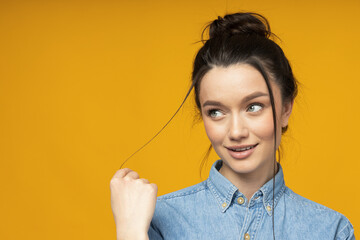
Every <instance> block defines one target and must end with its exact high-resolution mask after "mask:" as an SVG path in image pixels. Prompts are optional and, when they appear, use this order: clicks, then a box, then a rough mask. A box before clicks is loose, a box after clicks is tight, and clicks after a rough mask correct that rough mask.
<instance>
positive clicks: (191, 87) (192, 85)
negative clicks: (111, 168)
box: [120, 81, 195, 169]
mask: <svg viewBox="0 0 360 240" xmlns="http://www.w3.org/2000/svg"><path fill="white" fill-rule="evenodd" d="M194 85H195V81H193V82H192V84H191V86H190V89H189V91H188V92H187V94H186V96H185V98H184V100H183V102H182V103H181V105H180V106H179V107H178V109H177V110H176V112H175V113H174V114H173V115H172V117H171V118H170V119H169V120H168V122H167V123H166V124H165V125H164V126H163V127H162V128H161V129H160V131H158V132H157V133H156V134H155V135H154V136H153V137H152V138H151V139H150V140H149V141H147V142H146V143H145V144H144V145H143V146H142V147H140V148H139V149H138V150H136V151H135V152H134V153H133V154H131V155H130V156H129V157H128V158H127V159H126V160H125V161H124V162H123V163H122V164H121V166H120V169H121V168H122V166H123V165H124V164H125V163H126V162H127V161H128V160H129V159H130V158H131V157H132V156H134V155H135V154H136V153H137V152H139V151H140V150H141V149H143V148H144V147H145V146H146V145H147V144H149V143H150V142H151V141H152V140H153V139H154V138H155V137H156V136H157V135H159V133H160V132H161V131H162V130H163V129H164V128H165V127H166V126H167V125H168V124H169V123H170V121H171V120H172V119H173V118H174V117H175V115H176V114H177V113H178V112H179V110H180V108H181V107H182V106H183V105H184V103H185V101H186V99H187V98H188V96H189V94H190V92H191V90H192V89H193V87H194Z"/></svg>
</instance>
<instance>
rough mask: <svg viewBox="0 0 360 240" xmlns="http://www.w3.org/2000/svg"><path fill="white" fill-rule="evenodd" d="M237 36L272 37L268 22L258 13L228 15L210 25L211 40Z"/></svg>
mask: <svg viewBox="0 0 360 240" xmlns="http://www.w3.org/2000/svg"><path fill="white" fill-rule="evenodd" d="M236 34H242V35H251V34H257V35H260V36H262V37H266V38H269V36H271V35H272V33H271V31H270V25H269V23H268V21H267V20H266V18H265V17H263V16H262V15H260V14H258V13H251V12H243V13H234V14H227V15H225V16H224V17H223V18H222V17H220V16H219V17H218V19H216V20H214V21H213V22H212V23H211V24H210V29H209V36H210V38H214V37H217V36H224V35H236Z"/></svg>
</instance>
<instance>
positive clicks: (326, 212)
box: [148, 159, 355, 240]
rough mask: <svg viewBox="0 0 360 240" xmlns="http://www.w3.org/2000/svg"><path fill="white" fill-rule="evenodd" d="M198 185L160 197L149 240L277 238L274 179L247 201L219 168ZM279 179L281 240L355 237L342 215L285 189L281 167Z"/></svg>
mask: <svg viewBox="0 0 360 240" xmlns="http://www.w3.org/2000/svg"><path fill="white" fill-rule="evenodd" d="M221 166H222V160H221V159H219V160H217V161H216V162H215V163H214V164H213V165H212V167H211V170H210V174H209V177H208V178H207V179H206V180H205V181H203V182H200V183H198V184H196V185H193V186H190V187H187V188H184V189H181V190H178V191H175V192H172V193H168V194H165V195H162V196H159V197H157V202H156V207H155V213H154V216H153V218H152V221H151V223H150V228H149V232H148V235H149V239H150V240H158V239H175V240H178V239H186V240H202V239H204V240H212V239H214V240H215V239H219V240H232V239H234V240H235V239H236V240H241V239H244V240H254V239H258V240H267V239H269V240H270V239H271V240H272V239H273V225H272V214H273V209H272V203H273V196H272V189H273V182H272V181H273V180H272V179H271V180H269V181H268V182H267V183H265V184H264V185H263V186H262V187H261V188H260V189H259V190H258V191H257V192H256V193H255V194H254V195H253V196H252V198H251V199H250V201H249V200H248V199H246V197H245V195H244V194H243V193H241V192H240V191H239V190H238V189H237V188H236V187H235V185H233V184H232V183H231V182H230V181H229V180H228V179H227V178H225V177H224V176H223V175H222V174H221V173H220V172H219V169H220V168H221ZM278 166H279V171H278V173H277V174H276V175H275V191H274V203H275V205H274V206H275V215H274V228H275V238H276V239H277V240H292V239H294V240H301V239H304V240H305V239H306V240H309V239H314V240H329V239H336V240H343V239H351V240H353V239H355V236H354V228H353V226H352V224H351V223H350V222H349V220H348V219H347V218H346V217H345V216H344V215H342V214H341V213H339V212H336V211H334V210H332V209H330V208H327V207H325V206H323V205H321V204H319V203H316V202H313V201H311V200H308V199H306V198H304V197H302V196H300V195H298V194H296V193H295V192H293V191H292V190H291V189H289V188H288V187H287V186H285V182H284V175H283V170H282V167H281V165H280V164H279V163H278Z"/></svg>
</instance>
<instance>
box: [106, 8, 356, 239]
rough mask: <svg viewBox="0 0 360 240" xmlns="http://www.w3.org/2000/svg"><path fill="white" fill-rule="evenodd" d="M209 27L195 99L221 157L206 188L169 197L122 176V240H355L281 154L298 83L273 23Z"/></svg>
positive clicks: (231, 18) (133, 176) (115, 187)
mask: <svg viewBox="0 0 360 240" xmlns="http://www.w3.org/2000/svg"><path fill="white" fill-rule="evenodd" d="M209 27H210V28H209V35H210V38H209V39H208V40H207V41H206V42H205V44H204V46H203V47H202V48H201V49H200V50H199V51H198V53H197V56H196V58H195V61H194V68H193V74H192V86H191V88H190V90H189V92H188V94H189V93H190V91H191V89H192V88H193V87H194V89H195V101H196V105H197V107H198V109H199V112H200V114H201V117H202V120H203V122H204V126H205V130H206V133H207V136H208V137H209V140H210V142H211V145H212V147H213V148H214V150H215V151H216V153H217V154H218V156H219V157H220V159H219V160H217V161H216V162H215V163H214V164H213V165H212V167H211V170H210V174H209V177H208V179H207V180H205V181H203V182H201V183H198V184H196V185H194V186H190V187H187V188H185V189H182V190H179V191H176V192H173V193H169V194H165V195H163V196H160V197H157V186H156V185H155V184H154V183H149V181H148V180H146V179H143V178H140V177H139V175H138V174H137V173H136V172H135V171H132V170H131V169H129V168H125V169H120V170H118V171H117V172H116V173H115V175H114V176H113V178H112V180H111V183H110V188H111V205H112V210H113V214H114V218H115V223H116V228H117V237H118V239H176V240H177V239H187V240H189V239H191V240H192V239H209V240H211V239H246V240H249V239H260V240H264V239H285V240H291V239H294V240H298V239H316V240H329V239H338V240H340V239H355V237H354V229H353V226H352V224H351V223H350V222H349V220H348V219H347V218H346V217H345V216H344V215H342V214H341V213H338V212H336V211H334V210H331V209H330V208H327V207H325V206H323V205H320V204H318V203H315V202H313V201H311V200H308V199H306V198H304V197H301V196H300V195H298V194H296V193H294V192H293V191H292V190H291V189H289V188H288V187H287V186H286V185H285V183H284V173H283V169H282V167H281V165H280V163H279V162H277V161H276V150H278V148H279V146H280V140H281V135H282V133H284V132H285V131H286V130H287V126H288V119H289V117H290V114H291V111H292V107H293V102H294V98H295V97H296V95H297V81H296V80H295V78H294V76H293V73H292V70H291V67H290V64H289V62H288V60H287V58H286V57H285V55H284V53H283V51H282V50H281V48H280V47H279V46H278V45H277V44H276V43H275V42H274V41H273V40H271V36H272V35H273V34H272V33H271V32H270V27H269V24H268V22H267V20H266V19H265V18H264V17H263V16H261V15H259V14H256V13H235V14H228V15H225V16H224V17H223V18H222V17H219V18H218V19H216V20H214V21H213V22H212V23H211V24H210V25H209ZM187 96H188V95H187ZM187 96H186V97H187ZM185 99H186V98H185ZM184 101H185V100H184ZM180 107H181V106H180ZM279 156H280V154H279Z"/></svg>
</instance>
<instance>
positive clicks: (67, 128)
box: [0, 0, 360, 240]
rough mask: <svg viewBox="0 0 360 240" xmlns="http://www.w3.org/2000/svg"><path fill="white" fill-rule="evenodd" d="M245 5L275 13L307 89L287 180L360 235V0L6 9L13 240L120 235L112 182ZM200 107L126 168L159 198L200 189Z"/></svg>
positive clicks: (6, 228)
mask: <svg viewBox="0 0 360 240" xmlns="http://www.w3.org/2000/svg"><path fill="white" fill-rule="evenodd" d="M240 10H245V11H255V12H259V13H261V14H263V15H264V16H265V17H267V18H268V20H269V21H270V24H271V27H272V30H273V31H274V32H275V33H276V34H277V35H278V36H279V37H280V38H281V39H282V42H281V43H280V45H281V47H282V48H283V50H284V52H285V53H286V55H287V56H288V58H289V60H290V62H291V64H292V66H293V70H294V74H295V76H296V77H297V79H298V80H299V81H300V82H301V83H302V84H303V86H302V87H301V88H300V92H299V96H298V98H297V100H296V102H295V106H294V111H293V115H292V116H291V120H290V125H289V132H288V133H286V135H285V136H284V137H283V142H282V144H283V147H284V149H285V152H284V156H283V158H282V161H281V162H282V165H283V168H284V174H285V182H286V184H287V185H288V186H289V187H290V188H291V189H293V190H294V191H295V192H297V193H299V194H300V195H302V196H304V197H306V198H309V199H311V200H313V201H316V202H318V203H321V204H323V205H326V206H328V207H330V208H332V209H334V210H337V211H339V212H341V213H343V214H344V215H345V216H347V217H348V218H349V220H350V221H351V222H352V224H353V225H354V228H355V230H356V231H357V228H358V227H359V226H360V210H359V207H358V204H359V202H360V198H359V194H360V193H359V185H358V184H359V173H360V171H359V170H360V166H359V160H360V159H359V157H358V156H359V153H358V152H359V136H360V127H359V122H360V117H359V116H360V111H359V104H360V101H359V89H360V88H359V87H360V83H359V73H358V71H359V55H360V47H359V43H360V33H359V26H360V18H359V12H360V2H359V1H358V0H343V1H332V0H330V1H329V0H326V1H325V0H322V1H314V0H311V1H310V0H307V1H296V2H295V1H287V0H284V1H280V0H271V1H264V0H246V1H241V0H237V1H235V0H228V1H225V0H223V1H215V0H201V1H200V0H197V1H194V0H182V1H168V0H166V1H165V0H164V1H159V0H158V1H154V0H152V1H140V0H133V1H131V0H128V1H120V0H119V1H115V0H114V1H110V0H101V1H100V0H89V1H60V0H59V1H1V2H0V31H1V34H0V161H1V162H0V191H1V197H0V229H1V230H0V239H27V240H29V239H52V240H56V239H87V240H89V239H115V224H114V222H113V216H112V212H111V207H110V189H109V183H110V179H111V177H112V176H113V174H114V173H115V171H116V170H117V169H118V168H119V167H120V165H121V163H122V162H123V161H124V160H125V159H126V158H127V157H129V156H130V155H131V154H132V153H133V152H135V151H136V150H137V149H138V148H140V147H141V146H142V145H143V144H144V143H145V142H147V141H148V140H149V139H150V138H151V137H152V136H154V134H156V133H157V131H158V130H160V129H161V127H162V126H163V125H164V124H165V123H166V122H167V121H168V119H169V118H170V117H171V116H172V115H173V113H174V112H175V111H176V109H177V108H178V106H179V105H180V104H181V102H182V100H183V98H184V97H185V94H186V92H187V90H188V87H189V86H190V85H189V84H190V75H191V71H192V69H191V67H192V61H193V58H194V56H195V53H196V51H197V50H198V49H199V48H200V47H201V44H200V43H195V42H196V41H199V40H200V34H201V31H202V29H203V27H204V26H205V24H206V23H207V22H208V21H210V20H213V19H215V18H216V17H217V16H218V15H221V16H223V15H224V14H225V13H226V12H229V13H232V12H235V11H240ZM193 108H194V104H193V98H190V99H188V101H187V102H186V104H185V105H184V108H183V109H182V110H180V111H179V113H178V115H177V116H176V117H175V118H174V119H173V121H172V122H171V123H170V124H169V125H168V126H167V128H165V130H164V131H163V132H161V133H160V135H159V136H158V137H157V138H155V140H154V141H153V142H151V143H150V144H149V145H148V146H147V147H145V148H144V149H142V150H141V151H140V152H139V153H137V154H136V155H134V156H133V157H132V158H131V159H130V160H129V161H128V162H127V163H126V164H125V165H124V167H129V168H131V169H134V170H136V171H137V172H138V173H139V174H140V176H141V177H144V178H147V179H149V180H150V181H151V182H154V183H157V185H158V187H159V193H158V195H163V194H165V193H168V192H172V191H175V190H178V189H181V188H184V187H187V186H190V185H193V184H196V183H198V182H200V181H201V179H200V174H199V164H200V162H201V160H202V157H203V155H204V153H205V152H206V149H207V147H208V145H209V140H208V139H207V137H206V134H205V132H204V129H203V126H202V123H199V124H196V125H194V126H192V120H193V114H194V111H193ZM216 159H218V158H217V156H216V154H215V153H214V152H212V154H211V155H210V158H209V160H208V164H207V166H206V167H205V168H204V169H203V172H202V177H203V179H206V178H207V176H208V171H209V169H210V166H211V164H212V163H213V162H214V161H215V160H216Z"/></svg>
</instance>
